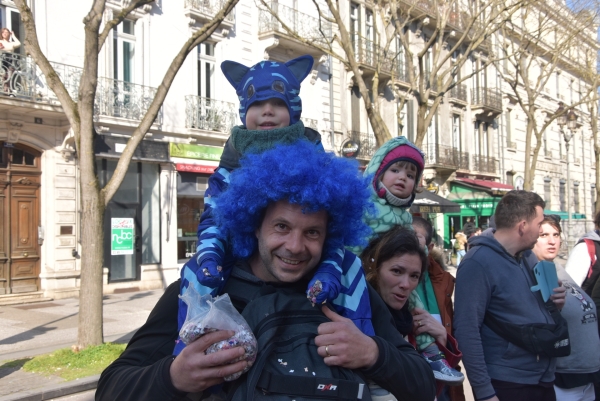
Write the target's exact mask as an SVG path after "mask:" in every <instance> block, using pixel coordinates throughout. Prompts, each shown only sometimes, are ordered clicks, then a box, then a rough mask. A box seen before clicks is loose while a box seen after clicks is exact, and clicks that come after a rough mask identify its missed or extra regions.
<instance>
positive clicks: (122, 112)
mask: <svg viewBox="0 0 600 401" xmlns="http://www.w3.org/2000/svg"><path fill="white" fill-rule="evenodd" d="M156 90H157V89H156V88H152V87H150V86H144V85H139V84H134V83H131V82H125V81H119V80H116V79H112V78H98V87H97V88H96V99H95V102H94V116H105V117H115V118H125V119H128V120H141V119H142V118H143V117H144V115H145V114H146V112H147V111H148V108H149V107H150V104H151V103H152V100H154V96H156ZM155 122H158V123H160V122H162V109H161V111H160V112H159V113H158V116H157V120H156V121H155Z"/></svg>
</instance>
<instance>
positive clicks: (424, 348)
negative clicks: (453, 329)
mask: <svg viewBox="0 0 600 401" xmlns="http://www.w3.org/2000/svg"><path fill="white" fill-rule="evenodd" d="M420 337H421V338H420ZM427 337H428V338H429V339H431V340H433V337H431V336H430V335H429V334H427V333H424V334H419V335H418V336H416V341H417V349H418V350H419V352H421V355H422V356H423V357H424V358H425V360H426V361H427V362H428V363H429V366H430V367H431V369H432V370H433V375H434V376H435V378H436V380H439V381H441V382H444V383H446V384H448V385H451V386H452V385H454V386H457V385H459V384H461V383H462V382H463V381H464V380H465V375H463V374H462V373H461V372H459V371H458V370H456V369H454V368H453V367H451V366H450V364H448V361H446V356H445V355H444V354H443V353H442V351H440V349H439V348H438V346H437V344H436V343H435V341H432V342H430V343H428V342H429V339H427Z"/></svg>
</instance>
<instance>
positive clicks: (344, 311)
mask: <svg viewBox="0 0 600 401" xmlns="http://www.w3.org/2000/svg"><path fill="white" fill-rule="evenodd" d="M307 297H308V298H309V299H310V300H311V302H313V303H315V304H321V303H323V302H325V301H329V302H331V303H332V305H333V307H334V309H335V310H336V312H337V313H338V314H340V315H341V316H343V317H346V318H348V319H350V320H352V321H353V322H354V324H355V325H356V326H357V327H358V328H359V329H360V330H361V331H362V332H363V333H364V334H366V335H369V336H372V335H375V329H374V328H373V323H372V321H371V300H370V298H369V290H368V287H367V280H366V278H365V273H364V270H363V268H362V263H361V261H360V259H359V258H358V257H357V256H356V255H355V254H353V253H352V252H351V251H349V250H346V249H344V248H341V249H338V250H336V251H335V252H332V253H331V254H330V255H328V257H327V258H325V260H324V261H323V262H322V263H321V264H320V265H319V267H318V268H317V271H316V272H315V275H314V276H313V278H312V279H311V280H310V282H309V284H308V291H307Z"/></svg>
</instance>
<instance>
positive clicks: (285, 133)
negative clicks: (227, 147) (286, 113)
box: [231, 121, 306, 155]
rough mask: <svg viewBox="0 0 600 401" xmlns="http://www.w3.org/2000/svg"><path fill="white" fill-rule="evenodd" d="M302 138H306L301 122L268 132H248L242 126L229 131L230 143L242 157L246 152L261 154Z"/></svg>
mask: <svg viewBox="0 0 600 401" xmlns="http://www.w3.org/2000/svg"><path fill="white" fill-rule="evenodd" d="M302 138H306V137H305V136H304V124H302V121H298V122H297V123H295V124H292V125H290V126H288V127H283V128H275V129H270V130H248V129H246V127H244V126H243V125H238V126H235V127H233V129H232V130H231V143H232V144H233V147H234V148H235V150H237V151H238V152H240V153H241V154H242V155H244V154H246V152H248V151H252V152H256V153H262V152H264V151H265V150H268V149H271V148H272V147H274V146H275V145H276V144H280V143H284V144H289V143H293V142H296V141H297V140H299V139H302Z"/></svg>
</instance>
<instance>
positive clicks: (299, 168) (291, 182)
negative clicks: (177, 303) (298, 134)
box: [215, 141, 372, 263]
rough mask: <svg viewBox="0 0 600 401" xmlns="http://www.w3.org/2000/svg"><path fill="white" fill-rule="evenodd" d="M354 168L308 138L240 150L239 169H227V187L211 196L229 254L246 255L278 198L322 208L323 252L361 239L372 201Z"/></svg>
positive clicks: (309, 208)
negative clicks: (242, 157) (251, 151)
mask: <svg viewBox="0 0 600 401" xmlns="http://www.w3.org/2000/svg"><path fill="white" fill-rule="evenodd" d="M358 171H359V170H358V165H357V164H356V163H354V162H353V161H349V160H348V159H342V158H339V157H336V156H335V155H334V154H333V153H327V152H323V151H317V150H316V149H315V147H314V145H312V144H310V142H308V141H301V142H298V143H296V144H294V145H290V146H279V147H277V148H276V149H275V150H274V151H269V152H265V153H262V154H249V155H248V156H246V158H245V163H244V169H243V170H236V171H235V172H234V173H233V174H232V175H231V177H230V183H229V188H228V189H227V191H225V192H223V193H222V194H221V195H220V196H219V197H218V198H217V200H216V205H217V207H216V209H215V219H216V221H217V225H218V226H219V227H220V228H221V233H222V235H223V236H224V237H226V238H227V239H228V240H229V241H230V243H231V252H232V253H233V256H235V257H239V258H247V257H249V256H250V255H252V253H253V252H254V251H255V250H256V248H257V239H256V235H255V231H256V229H257V228H258V226H259V225H260V224H259V223H260V221H261V219H262V217H263V214H264V211H265V209H266V208H267V206H268V205H269V204H271V203H274V202H277V201H280V200H287V201H288V202H289V203H292V204H295V205H300V206H302V208H303V210H304V212H306V213H314V212H316V211H319V210H325V211H326V212H327V217H328V220H327V237H326V239H325V244H324V248H323V253H324V255H329V254H331V253H334V252H336V251H338V250H339V249H340V248H342V247H343V246H344V245H345V246H354V245H358V244H365V241H366V240H365V238H367V237H368V235H369V234H370V233H371V230H370V228H369V227H368V226H367V225H366V223H365V222H364V221H363V219H362V213H364V212H365V211H368V210H370V209H371V208H372V203H371V202H369V201H368V198H369V195H370V192H369V189H368V181H367V180H366V179H362V178H359V175H358ZM249 188H250V190H249ZM350 254H352V253H350ZM353 260H356V259H354V258H353ZM357 263H358V262H357Z"/></svg>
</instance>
